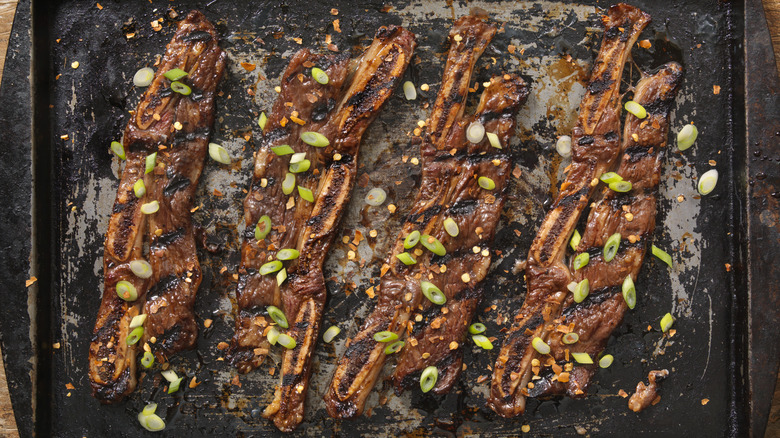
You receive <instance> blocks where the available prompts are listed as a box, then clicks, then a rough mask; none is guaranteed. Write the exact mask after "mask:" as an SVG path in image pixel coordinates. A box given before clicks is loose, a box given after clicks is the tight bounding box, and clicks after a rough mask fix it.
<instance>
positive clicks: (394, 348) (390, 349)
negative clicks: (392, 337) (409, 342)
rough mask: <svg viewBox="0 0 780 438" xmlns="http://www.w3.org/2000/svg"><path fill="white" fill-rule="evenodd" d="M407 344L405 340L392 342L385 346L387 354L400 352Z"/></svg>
mask: <svg viewBox="0 0 780 438" xmlns="http://www.w3.org/2000/svg"><path fill="white" fill-rule="evenodd" d="M404 345H406V342H404V341H395V342H393V343H392V344H390V345H388V346H387V347H385V354H393V353H398V352H399V351H401V349H402V348H403V347H404Z"/></svg>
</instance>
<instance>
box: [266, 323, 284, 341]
mask: <svg viewBox="0 0 780 438" xmlns="http://www.w3.org/2000/svg"><path fill="white" fill-rule="evenodd" d="M280 334H281V333H279V329H278V328H276V326H272V327H271V328H270V329H268V333H266V335H265V337H266V339H268V343H269V344H271V345H276V341H278V340H279V335H280Z"/></svg>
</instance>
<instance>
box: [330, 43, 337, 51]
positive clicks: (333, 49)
mask: <svg viewBox="0 0 780 438" xmlns="http://www.w3.org/2000/svg"><path fill="white" fill-rule="evenodd" d="M328 50H330V51H331V52H338V51H339V47H338V46H337V45H335V44H328Z"/></svg>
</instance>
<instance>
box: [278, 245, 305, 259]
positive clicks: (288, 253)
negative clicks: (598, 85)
mask: <svg viewBox="0 0 780 438" xmlns="http://www.w3.org/2000/svg"><path fill="white" fill-rule="evenodd" d="M300 256H301V253H300V251H298V250H297V249H293V248H285V249H283V250H281V251H279V252H278V253H276V258H277V259H279V260H295V259H297V258H298V257H300Z"/></svg>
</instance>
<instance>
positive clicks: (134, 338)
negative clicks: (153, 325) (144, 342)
mask: <svg viewBox="0 0 780 438" xmlns="http://www.w3.org/2000/svg"><path fill="white" fill-rule="evenodd" d="M143 335H144V328H143V327H136V328H134V329H133V331H131V332H130V334H129V335H127V338H125V343H126V344H127V345H135V344H137V343H138V341H140V340H141V337H142V336H143Z"/></svg>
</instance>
